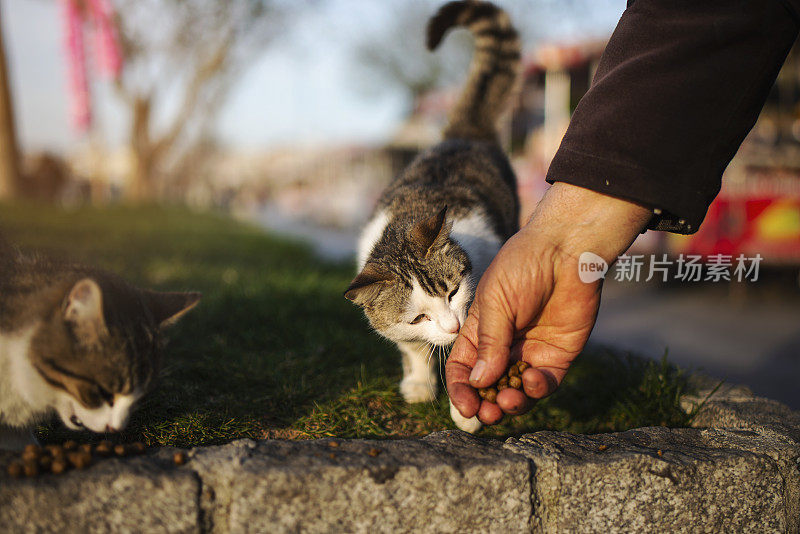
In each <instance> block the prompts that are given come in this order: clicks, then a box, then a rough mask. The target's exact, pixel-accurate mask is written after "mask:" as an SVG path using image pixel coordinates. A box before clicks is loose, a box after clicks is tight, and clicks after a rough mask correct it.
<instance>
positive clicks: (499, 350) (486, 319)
mask: <svg viewBox="0 0 800 534" xmlns="http://www.w3.org/2000/svg"><path fill="white" fill-rule="evenodd" d="M480 310H481V314H480V317H479V319H478V360H477V361H476V362H475V366H474V367H473V369H472V373H471V374H470V376H469V382H470V384H471V385H472V386H473V387H476V388H485V387H489V386H491V385H492V384H494V383H495V382H497V380H498V379H499V378H500V377H501V376H502V375H503V373H505V372H506V369H507V368H508V359H509V356H510V348H511V342H512V340H513V338H514V322H513V319H512V318H511V317H509V314H508V313H506V311H505V310H504V309H503V307H502V306H499V305H498V304H497V303H496V302H483V303H482V304H481V308H480Z"/></svg>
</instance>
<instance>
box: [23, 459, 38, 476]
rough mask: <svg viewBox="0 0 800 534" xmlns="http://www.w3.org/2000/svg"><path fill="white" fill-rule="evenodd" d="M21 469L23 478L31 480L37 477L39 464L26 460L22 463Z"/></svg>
mask: <svg viewBox="0 0 800 534" xmlns="http://www.w3.org/2000/svg"><path fill="white" fill-rule="evenodd" d="M22 468H23V471H25V476H26V477H28V478H33V477H35V476H38V475H39V462H37V461H36V460H28V461H26V462H23V464H22Z"/></svg>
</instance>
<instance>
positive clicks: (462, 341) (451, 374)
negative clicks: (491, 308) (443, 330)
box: [445, 306, 481, 417]
mask: <svg viewBox="0 0 800 534" xmlns="http://www.w3.org/2000/svg"><path fill="white" fill-rule="evenodd" d="M477 323H478V318H477V309H476V307H475V306H473V307H472V308H470V310H469V315H467V320H466V321H464V326H463V327H462V328H461V331H460V332H459V333H458V337H457V338H456V341H455V343H454V344H453V348H452V350H451V351H450V356H449V357H448V358H447V363H446V364H445V383H446V384H447V394H448V395H449V396H450V400H451V401H453V406H455V408H456V409H457V410H458V411H459V412H460V413H461V415H463V416H464V417H473V416H475V414H477V413H478V410H479V409H480V404H481V400H480V397H478V393H477V391H475V388H473V387H472V386H471V385H470V383H469V375H470V373H471V372H472V367H473V366H474V365H475V360H476V359H477V357H478V348H477V336H476V334H477Z"/></svg>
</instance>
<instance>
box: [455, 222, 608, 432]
mask: <svg viewBox="0 0 800 534" xmlns="http://www.w3.org/2000/svg"><path fill="white" fill-rule="evenodd" d="M531 231H532V230H531V229H528V230H527V231H526V230H525V229H523V231H522V232H520V233H519V234H517V235H516V236H514V237H513V238H512V239H511V240H509V242H508V243H507V244H506V245H505V246H504V247H503V249H502V250H501V251H500V253H499V254H498V255H497V257H496V258H495V261H494V262H493V263H492V265H491V266H490V267H489V269H488V270H487V271H486V273H485V274H484V277H483V279H482V280H481V283H480V285H479V287H478V290H477V293H476V299H475V302H474V303H473V306H472V307H471V308H470V313H469V317H468V319H467V321H466V323H465V325H464V328H463V329H462V331H461V335H460V336H459V339H458V340H457V341H456V344H455V345H454V347H453V351H452V352H451V355H450V359H449V361H448V364H447V381H448V388H449V391H450V395H451V398H452V399H453V403H454V404H455V405H456V407H457V408H458V409H459V411H461V412H462V414H463V415H464V416H465V417H470V416H472V415H475V414H476V413H477V414H478V416H479V418H480V419H481V420H482V421H483V422H484V423H487V424H493V423H496V422H498V421H499V420H500V419H501V418H502V417H503V414H504V413H507V414H519V413H524V412H525V411H527V410H528V409H530V407H531V406H532V404H533V402H534V400H535V399H540V398H543V397H545V396H547V395H549V394H550V393H552V392H553V391H554V390H555V389H556V387H558V384H560V383H561V380H562V379H563V378H564V375H565V374H566V372H567V369H568V368H569V365H570V363H571V362H572V361H573V360H574V358H575V357H576V356H577V355H578V353H579V352H580V351H581V349H582V348H583V346H584V344H585V343H586V340H587V339H588V337H589V333H590V332H591V329H592V326H593V325H594V321H595V318H596V315H597V308H598V306H599V303H600V283H599V282H597V283H593V284H584V283H583V282H581V281H580V279H579V278H578V265H577V260H576V259H575V258H573V257H570V256H568V255H565V254H563V253H562V252H561V251H559V249H558V247H557V246H554V245H553V244H551V243H549V242H548V241H547V240H546V239H541V238H539V237H538V236H535V235H531ZM479 356H480V359H481V360H483V361H485V362H486V365H485V369H484V370H483V372H482V373H478V374H480V375H481V376H480V377H475V376H473V377H472V380H469V377H470V373H471V372H472V370H473V368H474V367H475V363H476V361H477V360H478V358H479ZM518 359H522V360H523V361H525V362H527V363H528V364H530V366H531V367H530V368H528V369H527V370H526V371H525V372H524V373H523V375H522V381H523V391H524V393H523V391H518V390H515V389H510V388H509V389H505V390H503V391H501V392H500V393H499V394H498V396H497V403H496V404H495V403H490V402H488V401H480V398H479V397H478V395H477V393H476V391H475V388H480V387H488V386H490V385H492V384H494V383H495V382H496V381H497V379H498V378H500V376H501V375H502V374H503V373H504V372H505V371H506V369H507V367H508V364H509V361H510V360H518Z"/></svg>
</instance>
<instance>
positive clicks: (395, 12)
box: [354, 0, 471, 113]
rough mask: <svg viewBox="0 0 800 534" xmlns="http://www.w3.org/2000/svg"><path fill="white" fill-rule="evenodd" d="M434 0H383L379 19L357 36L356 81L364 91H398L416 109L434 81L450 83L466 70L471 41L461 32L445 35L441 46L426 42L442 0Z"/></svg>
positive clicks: (409, 110) (411, 109)
mask: <svg viewBox="0 0 800 534" xmlns="http://www.w3.org/2000/svg"><path fill="white" fill-rule="evenodd" d="M441 3H442V2H441V1H437V0H406V1H404V2H402V3H397V4H386V6H387V8H388V9H387V16H386V17H385V22H384V24H380V25H379V26H378V27H376V28H375V30H374V31H372V32H369V33H367V34H365V35H364V37H363V38H362V39H361V40H359V41H358V42H356V44H355V48H354V53H355V58H356V61H357V66H358V68H359V70H360V72H359V75H358V76H357V77H356V78H357V80H358V83H359V86H360V87H361V88H362V89H364V90H367V91H372V92H383V91H401V92H403V93H404V95H405V97H406V99H407V101H408V102H409V109H408V112H409V113H411V112H413V111H414V109H416V106H417V104H418V100H419V98H420V97H421V96H422V95H424V94H425V93H427V92H428V91H430V90H431V89H433V88H435V87H440V86H442V85H445V84H448V83H454V82H455V81H456V80H458V79H459V78H460V77H461V78H463V76H464V75H465V73H466V71H467V65H468V62H469V57H470V52H471V44H470V43H471V41H470V38H469V37H468V36H467V35H466V32H465V33H464V34H463V35H459V37H458V38H456V39H448V40H445V41H444V42H443V43H442V47H441V51H437V52H436V53H435V54H432V53H431V52H429V51H428V49H427V48H426V47H425V28H426V25H427V23H428V19H429V18H430V17H431V15H433V14H434V13H435V12H436V9H437V8H438V6H439V5H440V4H441Z"/></svg>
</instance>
